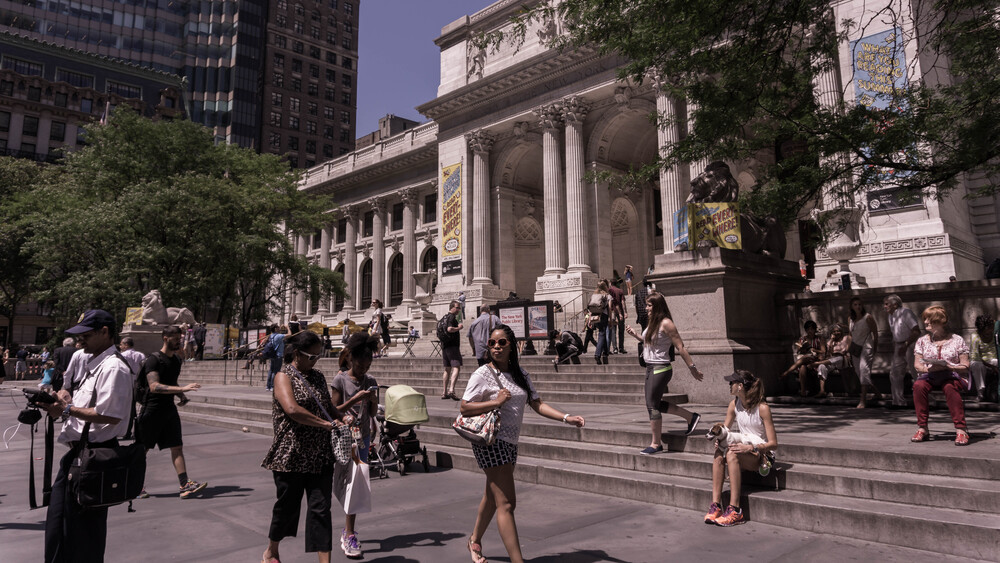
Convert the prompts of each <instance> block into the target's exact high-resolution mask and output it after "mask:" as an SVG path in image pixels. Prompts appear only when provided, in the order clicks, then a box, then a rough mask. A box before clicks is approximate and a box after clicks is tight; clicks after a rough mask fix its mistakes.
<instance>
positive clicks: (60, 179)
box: [21, 107, 344, 326]
mask: <svg viewBox="0 0 1000 563" xmlns="http://www.w3.org/2000/svg"><path fill="white" fill-rule="evenodd" d="M86 139H87V145H86V146H84V147H82V148H81V149H80V150H78V151H76V152H74V153H71V154H69V155H67V157H66V158H65V163H64V164H63V165H61V166H59V167H58V171H57V174H55V175H54V177H53V178H52V179H51V181H49V182H46V183H45V184H44V185H39V186H37V188H36V189H35V190H33V191H32V192H31V193H30V194H29V195H28V196H27V197H25V198H24V199H23V201H22V202H21V205H22V206H23V209H24V210H25V220H26V221H28V222H31V223H32V224H34V225H35V226H36V229H35V232H34V234H33V236H32V237H31V238H30V240H29V241H28V242H27V244H26V248H27V249H28V252H29V253H30V254H31V255H33V256H34V257H35V259H36V261H37V263H38V266H39V273H38V274H37V275H36V276H35V283H36V288H37V290H38V291H37V295H38V297H39V298H41V299H46V300H50V301H52V302H54V303H56V304H58V307H57V311H58V312H61V313H62V315H63V317H64V318H72V317H73V316H75V315H76V314H79V311H81V310H84V309H87V308H90V307H101V308H104V309H107V310H109V311H114V312H117V313H124V310H125V308H126V307H129V306H138V305H139V303H140V300H141V297H142V296H143V295H144V294H145V293H146V292H148V291H149V290H151V289H159V290H160V292H161V295H162V296H163V300H164V302H165V303H166V304H168V305H171V306H185V307H188V308H190V309H191V310H193V311H195V314H196V316H197V317H199V318H205V317H206V315H210V314H211V315H212V316H213V317H214V318H212V319H209V320H214V321H215V322H223V321H226V320H229V321H232V322H234V323H236V324H239V325H243V326H245V325H246V324H249V323H252V322H256V321H259V320H262V319H263V318H265V317H266V315H267V314H268V313H269V312H270V311H269V310H268V308H267V306H268V305H269V304H270V303H272V301H273V300H274V299H276V298H280V297H281V296H282V295H283V290H284V289H286V288H289V287H295V288H306V287H309V285H310V284H311V283H316V284H318V285H319V287H320V290H321V292H322V294H323V295H326V296H329V295H332V294H334V293H337V294H342V293H343V291H344V283H343V280H342V279H341V277H340V276H339V274H335V273H333V272H330V271H324V270H322V269H321V268H319V267H318V266H314V265H312V264H310V263H309V262H308V260H306V259H305V258H304V257H300V256H296V255H295V254H294V249H293V247H292V245H291V244H290V243H289V240H288V235H287V233H286V231H285V228H287V229H289V230H291V231H295V232H313V231H314V230H315V229H317V228H318V227H319V226H320V225H321V224H322V222H323V221H324V215H323V213H324V212H325V211H326V210H328V209H329V208H330V207H332V204H331V202H330V201H328V200H326V199H324V198H315V197H312V196H309V197H306V196H305V195H304V193H303V192H301V191H300V190H299V189H298V175H297V174H296V173H295V172H294V171H290V170H289V169H288V166H287V163H285V162H283V161H282V160H281V158H280V157H277V156H275V155H268V154H256V153H254V152H253V151H251V150H248V149H243V148H240V147H237V146H233V145H224V144H215V143H214V142H213V138H212V135H211V132H210V130H208V129H206V128H204V127H202V126H200V125H197V124H194V123H191V122H189V121H156V122H154V121H150V120H148V119H145V118H143V117H141V116H139V115H137V114H135V113H133V112H132V111H130V110H128V109H127V108H123V107H120V108H118V109H116V110H115V112H114V113H113V115H112V116H111V118H110V120H109V121H108V123H107V124H106V125H92V126H89V127H88V128H87V136H86ZM248 303H249V304H251V305H252V306H249V307H248V306H247V304H248Z"/></svg>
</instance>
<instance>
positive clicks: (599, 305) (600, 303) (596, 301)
mask: <svg viewBox="0 0 1000 563" xmlns="http://www.w3.org/2000/svg"><path fill="white" fill-rule="evenodd" d="M607 306H608V296H607V295H604V294H601V293H595V294H593V295H591V296H590V303H588V304H587V310H588V311H590V314H591V315H600V314H601V313H603V312H604V309H606V308H607Z"/></svg>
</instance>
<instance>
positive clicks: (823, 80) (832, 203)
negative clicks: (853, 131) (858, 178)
mask: <svg viewBox="0 0 1000 563" xmlns="http://www.w3.org/2000/svg"><path fill="white" fill-rule="evenodd" d="M813 90H814V92H815V96H816V101H817V102H818V104H819V105H820V106H822V107H824V108H826V109H828V110H830V111H833V112H837V113H839V112H840V106H841V103H842V102H843V98H842V97H841V96H842V92H843V90H842V88H841V85H840V72H839V68H838V66H837V64H836V63H834V64H833V65H832V66H831V67H830V68H829V69H827V70H826V71H825V72H822V73H820V74H817V75H816V76H815V77H814V78H813ZM849 158H850V157H849V156H847V155H846V154H836V155H832V156H828V157H826V158H825V159H824V161H825V162H824V164H826V165H828V166H832V167H834V168H842V169H843V170H845V171H848V170H849V169H850V166H849V163H850V160H849ZM848 173H849V172H848ZM850 189H851V181H850V179H849V178H836V179H834V180H832V181H831V182H830V184H829V185H827V186H824V189H823V207H824V208H825V209H832V208H838V207H851V206H853V205H854V201H853V199H854V198H853V197H851V195H850Z"/></svg>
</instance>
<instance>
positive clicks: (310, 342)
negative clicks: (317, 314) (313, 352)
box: [282, 330, 322, 364]
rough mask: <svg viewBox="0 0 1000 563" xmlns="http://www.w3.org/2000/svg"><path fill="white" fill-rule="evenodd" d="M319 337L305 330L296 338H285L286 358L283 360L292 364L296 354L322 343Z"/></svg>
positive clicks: (297, 334) (296, 335)
mask: <svg viewBox="0 0 1000 563" xmlns="http://www.w3.org/2000/svg"><path fill="white" fill-rule="evenodd" d="M321 342H322V341H321V340H320V339H319V336H317V335H316V333H315V332H313V331H311V330H303V331H302V332H298V333H296V334H295V335H294V336H287V337H285V357H284V358H282V359H283V360H284V362H285V363H286V364H290V363H292V360H294V359H295V353H296V352H298V351H300V350H307V349H309V348H312V347H313V346H315V345H317V344H319V343H321Z"/></svg>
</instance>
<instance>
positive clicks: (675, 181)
mask: <svg viewBox="0 0 1000 563" xmlns="http://www.w3.org/2000/svg"><path fill="white" fill-rule="evenodd" d="M653 85H654V86H655V87H656V113H657V114H659V115H658V120H659V121H658V124H657V128H656V140H657V148H658V149H659V151H660V156H663V155H665V154H666V153H667V151H668V150H669V149H670V147H672V146H674V145H676V144H677V143H679V142H680V140H681V124H680V122H679V121H678V117H679V114H678V112H677V103H676V101H674V100H673V99H672V98H671V97H670V96H668V95H667V93H666V82H665V81H664V80H663V79H662V77H659V76H654V77H653ZM684 180H685V177H684V174H682V173H681V170H680V167H678V166H674V167H673V168H670V169H669V170H665V169H663V168H660V213H661V214H662V215H663V253H664V254H670V253H672V252H673V251H674V213H677V211H679V210H680V208H681V206H683V205H684V200H686V199H687V195H688V193H690V186H685V181H684Z"/></svg>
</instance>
